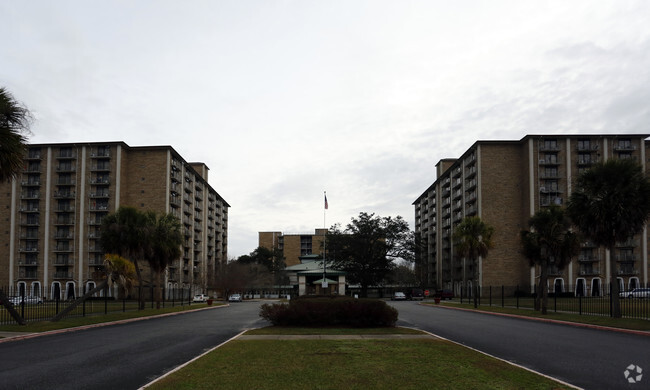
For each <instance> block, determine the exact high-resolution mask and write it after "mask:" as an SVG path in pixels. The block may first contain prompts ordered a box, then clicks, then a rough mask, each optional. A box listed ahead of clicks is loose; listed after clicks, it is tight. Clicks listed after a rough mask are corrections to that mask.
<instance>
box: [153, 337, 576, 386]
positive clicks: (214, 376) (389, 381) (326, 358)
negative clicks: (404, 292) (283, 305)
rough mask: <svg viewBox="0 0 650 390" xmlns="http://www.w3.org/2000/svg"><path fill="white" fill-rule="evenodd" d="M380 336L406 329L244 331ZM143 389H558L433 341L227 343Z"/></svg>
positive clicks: (535, 377) (549, 382) (541, 379)
mask: <svg viewBox="0 0 650 390" xmlns="http://www.w3.org/2000/svg"><path fill="white" fill-rule="evenodd" d="M314 333H319V334H322V333H326V334H373V333H374V334H386V333H400V334H403V333H414V331H413V330H411V329H404V328H382V330H375V329H338V330H334V329H329V328H327V329H318V330H316V329H307V330H300V331H299V330H298V329H296V328H273V327H271V328H264V329H260V330H256V331H253V332H250V333H247V334H314ZM150 388H151V389H216V388H218V389H305V388H309V389H425V388H444V389H463V390H464V389H477V388H481V389H524V388H525V389H561V388H565V387H563V386H562V385H561V384H559V383H557V382H554V381H552V380H549V379H547V378H544V377H541V376H538V375H536V374H533V373H531V372H529V371H526V370H523V369H520V368H517V367H514V366H511V365H509V364H507V363H504V362H502V361H499V360H497V359H493V358H490V357H487V356H484V355H482V354H480V353H478V352H474V351H472V350H470V349H467V348H464V347H461V346H458V345H456V344H453V343H450V342H446V341H442V340H439V339H436V338H431V339H417V340H403V339H402V340H385V339H382V340H379V339H374V340H373V339H365V340H262V341H252V340H234V341H231V342H229V343H227V344H225V345H224V346H222V347H221V348H219V349H217V350H215V351H213V352H211V353H209V354H207V355H206V356H203V357H202V358H201V359H198V360H197V361H195V362H193V363H192V364H190V365H188V366H187V367H184V368H183V369H182V370H179V371H177V372H175V373H173V374H172V375H170V376H168V377H166V378H164V379H162V380H160V381H159V382H157V383H155V384H154V385H152V386H151V387H150Z"/></svg>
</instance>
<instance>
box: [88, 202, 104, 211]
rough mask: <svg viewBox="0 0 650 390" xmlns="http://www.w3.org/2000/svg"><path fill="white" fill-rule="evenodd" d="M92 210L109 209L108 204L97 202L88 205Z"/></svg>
mask: <svg viewBox="0 0 650 390" xmlns="http://www.w3.org/2000/svg"><path fill="white" fill-rule="evenodd" d="M88 209H89V210H90V211H108V205H107V204H96V203H91V204H90V206H89V207H88Z"/></svg>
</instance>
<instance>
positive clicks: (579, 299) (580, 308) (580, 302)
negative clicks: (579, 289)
mask: <svg viewBox="0 0 650 390" xmlns="http://www.w3.org/2000/svg"><path fill="white" fill-rule="evenodd" d="M578 314H579V315H582V294H580V295H578Z"/></svg>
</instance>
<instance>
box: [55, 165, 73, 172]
mask: <svg viewBox="0 0 650 390" xmlns="http://www.w3.org/2000/svg"><path fill="white" fill-rule="evenodd" d="M76 170H77V167H76V166H74V165H59V166H58V167H56V171H57V172H75V171H76Z"/></svg>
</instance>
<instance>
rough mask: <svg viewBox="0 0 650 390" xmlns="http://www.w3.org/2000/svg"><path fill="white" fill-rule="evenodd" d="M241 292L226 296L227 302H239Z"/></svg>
mask: <svg viewBox="0 0 650 390" xmlns="http://www.w3.org/2000/svg"><path fill="white" fill-rule="evenodd" d="M241 301H242V299H241V294H231V295H230V296H229V297H228V302H241Z"/></svg>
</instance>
